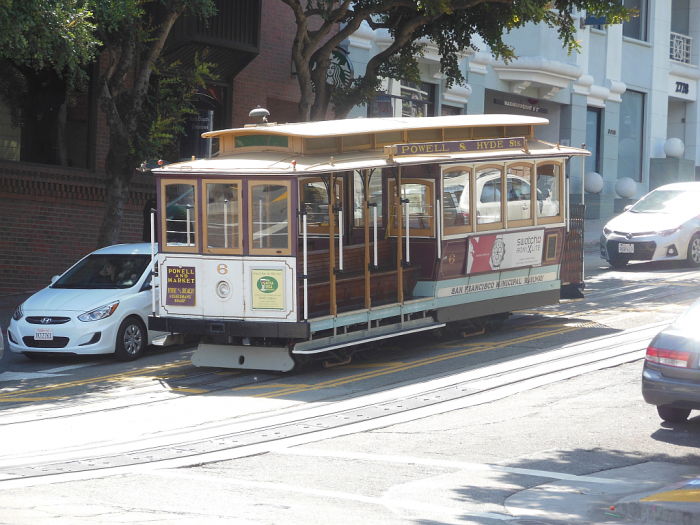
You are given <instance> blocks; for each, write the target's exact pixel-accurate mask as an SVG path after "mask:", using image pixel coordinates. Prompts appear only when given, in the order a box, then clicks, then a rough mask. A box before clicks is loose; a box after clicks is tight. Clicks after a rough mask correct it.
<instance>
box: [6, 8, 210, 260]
mask: <svg viewBox="0 0 700 525" xmlns="http://www.w3.org/2000/svg"><path fill="white" fill-rule="evenodd" d="M184 14H188V15H191V16H197V17H201V18H204V19H206V18H209V17H211V16H213V15H215V14H216V10H215V7H214V0H110V1H103V0H0V60H4V61H5V63H6V64H11V65H12V66H13V68H14V73H8V74H7V75H0V96H3V98H4V99H5V100H6V101H10V102H12V101H13V100H14V101H17V100H18V99H16V98H15V99H12V97H13V96H14V97H21V96H24V95H22V94H21V93H20V94H17V92H16V90H15V91H12V89H11V84H12V83H13V82H14V83H15V87H17V82H19V84H20V86H21V85H22V82H23V81H24V82H25V91H26V92H28V87H29V86H31V83H32V82H33V81H34V80H35V79H36V78H41V77H42V76H46V77H47V78H48V79H50V80H51V81H52V82H53V84H52V85H53V86H54V89H49V90H48V91H52V90H53V91H55V90H56V88H55V86H56V85H58V86H59V89H61V93H63V95H62V100H61V101H60V103H61V104H62V103H63V101H65V92H66V91H69V90H71V89H73V88H76V87H80V85H81V84H82V85H84V84H85V82H86V80H87V79H88V73H87V70H86V68H87V66H88V65H89V64H91V63H92V62H94V61H95V60H96V59H97V58H98V56H99V54H100V53H106V56H107V57H108V59H109V60H108V64H107V67H106V68H105V70H104V71H102V72H101V74H100V76H99V78H98V79H97V81H96V88H97V89H96V91H97V93H98V97H99V105H100V108H101V110H102V111H103V112H104V114H105V117H106V121H107V126H108V127H109V152H108V154H107V158H106V159H105V171H106V174H107V187H106V210H105V215H104V218H103V221H102V224H101V226H100V234H99V238H98V247H102V246H109V245H111V244H115V243H117V242H118V239H119V231H120V228H121V221H122V216H123V212H124V206H125V204H126V201H127V199H128V197H129V189H130V184H131V181H132V178H133V175H134V173H135V172H136V168H137V167H138V166H139V165H140V164H141V163H142V162H143V161H144V159H153V158H157V157H158V156H159V155H160V154H161V153H162V152H163V151H164V150H165V149H166V148H167V147H168V146H169V145H170V144H171V143H172V142H173V140H175V139H176V137H178V136H179V134H180V133H181V132H182V131H183V127H182V123H183V120H184V117H185V116H186V115H187V114H188V113H191V112H192V107H191V102H190V101H191V98H192V95H193V94H194V92H195V90H196V87H197V85H198V84H203V82H204V78H205V77H207V76H208V77H212V75H211V72H210V71H209V68H210V66H212V64H208V63H206V62H205V61H204V57H199V59H198V60H196V66H195V70H194V71H186V72H181V71H179V70H178V68H179V64H177V63H175V64H166V63H164V62H163V56H162V55H163V49H164V46H165V42H166V39H167V37H168V35H169V33H170V30H171V28H172V27H173V24H174V23H175V21H176V20H177V18H178V17H180V16H182V15H184ZM1 65H2V64H1V63H0V66H1ZM153 73H157V74H156V75H154V74H153ZM18 75H19V76H18ZM56 79H58V80H59V82H56ZM47 82H48V81H45V82H43V84H42V85H43V86H47V85H48V84H47ZM61 86H62V87H61ZM27 98H28V97H26V96H25V99H27ZM54 98H55V97H54ZM59 98H60V97H59ZM8 99H10V100H8ZM25 102H26V100H25ZM25 105H26V104H25ZM54 106H55V102H54ZM52 107H53V106H52ZM39 113H41V112H39ZM17 118H18V115H17V113H15V114H13V120H16V119H17ZM39 124H41V125H45V123H38V124H37V125H39Z"/></svg>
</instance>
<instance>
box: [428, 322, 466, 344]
mask: <svg viewBox="0 0 700 525" xmlns="http://www.w3.org/2000/svg"><path fill="white" fill-rule="evenodd" d="M433 334H434V335H435V337H436V338H437V339H438V340H439V341H442V342H443V343H446V342H448V341H452V340H454V339H457V338H458V337H460V336H461V335H462V323H461V321H449V322H448V323H447V324H446V325H445V326H443V327H441V328H437V329H435V330H434V331H433Z"/></svg>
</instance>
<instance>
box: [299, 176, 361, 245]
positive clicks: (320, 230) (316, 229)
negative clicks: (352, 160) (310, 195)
mask: <svg viewBox="0 0 700 525" xmlns="http://www.w3.org/2000/svg"><path fill="white" fill-rule="evenodd" d="M309 182H320V183H321V184H323V185H324V186H325V183H324V182H323V179H322V178H321V177H302V178H300V179H299V180H298V189H299V209H301V207H302V206H304V205H305V204H306V203H305V202H304V184H305V183H309ZM335 183H336V186H335V189H336V190H337V189H338V187H340V196H339V197H337V198H336V200H337V201H338V202H339V203H340V205H341V206H342V207H343V211H345V206H344V204H345V200H344V199H345V181H344V178H343V176H342V175H338V177H337V179H336V181H335ZM326 199H328V190H326ZM353 205H354V202H353ZM328 213H329V217H330V213H331V210H328ZM353 213H354V211H353ZM344 215H347V213H345V214H344ZM351 220H354V217H353V218H352V219H351ZM344 222H345V221H344ZM306 231H307V233H311V234H314V235H328V224H326V225H325V226H324V225H323V224H321V225H320V226H313V225H311V223H310V222H309V220H308V217H307V222H306ZM339 232H340V230H339V225H338V220H337V218H336V219H335V221H334V225H333V234H334V235H339Z"/></svg>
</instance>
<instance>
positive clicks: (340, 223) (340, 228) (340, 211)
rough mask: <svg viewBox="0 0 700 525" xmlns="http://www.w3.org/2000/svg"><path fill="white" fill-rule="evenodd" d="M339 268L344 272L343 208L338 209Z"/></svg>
mask: <svg viewBox="0 0 700 525" xmlns="http://www.w3.org/2000/svg"><path fill="white" fill-rule="evenodd" d="M338 248H339V253H338V268H339V269H340V271H341V272H342V271H343V208H339V209H338Z"/></svg>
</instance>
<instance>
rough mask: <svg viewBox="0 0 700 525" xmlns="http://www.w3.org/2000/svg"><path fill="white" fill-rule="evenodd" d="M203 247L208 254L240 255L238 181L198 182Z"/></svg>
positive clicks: (239, 189)
mask: <svg viewBox="0 0 700 525" xmlns="http://www.w3.org/2000/svg"><path fill="white" fill-rule="evenodd" d="M202 184H203V185H204V188H203V189H204V199H205V202H206V204H205V205H204V209H205V210H206V213H205V214H204V246H205V249H206V251H207V252H208V253H241V252H242V250H241V226H240V222H241V219H240V209H241V208H240V202H241V181H239V180H236V181H220V180H217V181H212V180H204V181H202Z"/></svg>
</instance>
